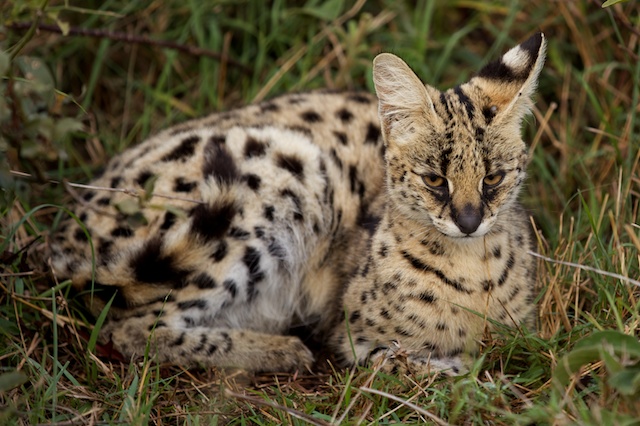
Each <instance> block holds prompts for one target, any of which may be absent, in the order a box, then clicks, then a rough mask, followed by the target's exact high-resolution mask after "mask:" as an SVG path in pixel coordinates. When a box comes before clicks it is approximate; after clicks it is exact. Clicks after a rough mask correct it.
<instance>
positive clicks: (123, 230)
mask: <svg viewBox="0 0 640 426" xmlns="http://www.w3.org/2000/svg"><path fill="white" fill-rule="evenodd" d="M111 236H112V237H120V238H130V237H133V229H131V228H129V227H128V226H118V227H117V228H114V229H113V230H112V231H111Z"/></svg>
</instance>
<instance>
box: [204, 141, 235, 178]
mask: <svg viewBox="0 0 640 426" xmlns="http://www.w3.org/2000/svg"><path fill="white" fill-rule="evenodd" d="M202 175H203V177H204V178H205V179H207V178H208V177H213V178H214V179H215V180H216V181H217V182H218V183H219V184H225V185H230V184H232V183H233V182H235V181H238V180H239V178H240V176H239V173H238V169H237V168H236V163H235V161H233V157H231V154H229V152H228V151H227V149H226V148H225V146H224V145H220V144H216V143H212V142H209V143H208V144H207V146H206V148H205V151H204V162H203V165H202Z"/></svg>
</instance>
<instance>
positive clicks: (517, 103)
mask: <svg viewBox="0 0 640 426" xmlns="http://www.w3.org/2000/svg"><path fill="white" fill-rule="evenodd" d="M540 35H541V36H542V43H541V44H540V48H539V49H538V57H537V58H536V62H535V64H534V65H533V67H531V71H530V72H529V76H528V77H527V79H526V80H525V82H524V83H523V84H522V86H521V87H520V89H519V90H518V94H517V95H516V96H514V98H513V99H512V100H511V102H509V105H508V106H507V107H506V108H505V109H504V110H503V113H504V115H507V116H512V117H515V118H516V119H517V122H518V125H519V122H520V120H521V119H522V117H524V116H525V115H527V114H529V113H530V112H531V108H532V107H533V102H532V101H531V97H532V96H533V94H534V92H535V91H536V88H537V87H538V77H539V75H540V71H542V66H543V65H544V61H545V57H546V51H547V39H546V38H545V37H544V34H540ZM502 61H503V62H504V63H505V64H507V65H508V66H509V67H511V68H512V69H514V70H517V71H521V72H522V71H524V67H526V66H527V64H528V63H529V54H528V53H527V51H526V50H524V49H522V48H521V47H520V46H516V47H514V48H513V49H511V50H509V51H508V52H507V53H505V54H504V55H503V56H502Z"/></svg>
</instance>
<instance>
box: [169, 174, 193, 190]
mask: <svg viewBox="0 0 640 426" xmlns="http://www.w3.org/2000/svg"><path fill="white" fill-rule="evenodd" d="M197 185H198V184H197V183H195V182H186V181H185V180H184V178H182V177H178V178H176V180H175V181H174V183H173V190H174V191H176V192H191V191H193V190H194V188H195V187H196V186H197Z"/></svg>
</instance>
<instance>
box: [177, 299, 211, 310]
mask: <svg viewBox="0 0 640 426" xmlns="http://www.w3.org/2000/svg"><path fill="white" fill-rule="evenodd" d="M191 308H196V309H201V310H202V309H207V301H206V300H203V299H193V300H185V301H183V302H178V309H180V310H181V311H186V310H187V309H191Z"/></svg>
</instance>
